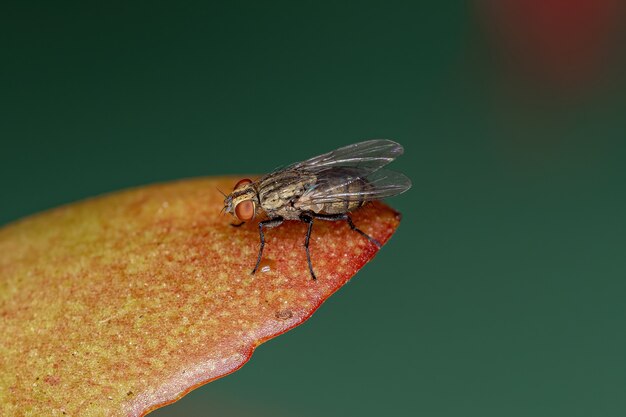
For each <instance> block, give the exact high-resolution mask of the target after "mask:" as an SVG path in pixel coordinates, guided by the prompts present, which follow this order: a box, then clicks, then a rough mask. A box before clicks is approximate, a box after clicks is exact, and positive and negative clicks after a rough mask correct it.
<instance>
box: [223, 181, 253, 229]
mask: <svg viewBox="0 0 626 417" xmlns="http://www.w3.org/2000/svg"><path fill="white" fill-rule="evenodd" d="M257 202H258V196H257V192H256V190H255V189H254V186H253V185H252V181H251V180H249V179H247V178H244V179H243V180H241V181H239V182H238V183H237V184H236V185H235V188H234V189H233V192H232V193H230V194H229V195H227V196H226V198H225V199H224V209H223V211H225V212H226V213H230V214H232V215H233V216H235V217H237V218H238V219H239V220H241V221H242V222H247V221H248V220H252V219H253V218H254V217H255V216H256V208H257Z"/></svg>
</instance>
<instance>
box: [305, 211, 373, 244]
mask: <svg viewBox="0 0 626 417" xmlns="http://www.w3.org/2000/svg"><path fill="white" fill-rule="evenodd" d="M309 214H310V216H311V217H313V218H315V219H320V220H326V221H331V222H336V221H340V220H345V221H346V222H347V223H348V226H350V229H352V230H354V231H355V232H358V233H359V234H361V236H364V237H365V238H367V240H369V241H370V242H372V243H373V244H374V245H376V246H377V247H378V248H379V249H380V248H381V247H382V245H381V244H380V242H379V241H378V240H376V239H374V238H373V237H371V236H370V235H368V234H367V233H365V232H364V231H363V230H361V229H359V228H358V227H356V226H355V225H354V223H352V219H351V218H350V215H349V214H348V213H341V214H317V213H309Z"/></svg>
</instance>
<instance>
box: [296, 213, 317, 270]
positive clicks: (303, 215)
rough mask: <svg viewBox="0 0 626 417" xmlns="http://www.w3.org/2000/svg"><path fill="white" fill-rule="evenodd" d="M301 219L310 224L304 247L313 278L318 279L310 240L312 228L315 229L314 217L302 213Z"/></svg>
mask: <svg viewBox="0 0 626 417" xmlns="http://www.w3.org/2000/svg"><path fill="white" fill-rule="evenodd" d="M300 220H302V221H303V222H304V223H306V224H308V228H307V230H306V237H305V238H304V249H305V250H306V260H307V262H308V263H309V272H310V273H311V278H312V279H317V277H316V276H315V272H313V265H312V264H311V253H310V252H309V240H310V239H311V230H313V218H312V217H311V216H309V215H308V214H304V213H303V214H301V215H300Z"/></svg>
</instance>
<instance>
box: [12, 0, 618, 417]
mask: <svg viewBox="0 0 626 417" xmlns="http://www.w3.org/2000/svg"><path fill="white" fill-rule="evenodd" d="M127 3H130V2H107V4H106V5H97V6H95V5H93V4H88V3H87V2H76V3H69V2H49V3H48V4H47V5H46V4H45V3H44V4H35V3H33V2H20V3H16V5H13V6H9V5H6V4H5V5H4V6H3V7H4V11H3V12H2V13H1V17H0V19H1V28H0V31H1V33H2V37H1V40H0V42H1V50H0V51H1V54H2V55H1V58H0V59H1V65H0V77H1V78H0V87H1V93H0V114H1V116H0V118H1V123H0V141H1V148H0V151H1V161H0V162H1V163H0V192H1V194H2V199H1V200H2V204H1V211H0V223H2V224H4V223H7V222H10V221H12V220H14V219H17V218H20V217H22V216H25V215H28V214H31V213H35V212H38V211H41V210H44V209H47V208H50V207H54V206H57V205H59V204H64V203H68V202H72V201H76V200H79V199H82V198H85V197H88V196H93V195H97V194H101V193H105V192H109V191H113V190H118V189H121V188H126V187H130V186H136V185H141V184H147V183H153V182H158V181H167V180H173V179H178V178H184V177H193V176H205V175H222V174H235V173H242V172H259V173H263V172H265V171H268V170H270V169H272V168H274V167H276V166H279V165H281V164H285V163H289V162H293V161H296V160H301V159H305V158H307V157H310V156H313V155H316V154H319V153H322V152H326V151H328V150H330V149H333V148H336V147H339V146H341V145H345V144H348V143H352V142H357V141H360V140H364V139H369V138H380V137H386V138H393V139H395V140H397V141H399V142H400V143H402V144H403V145H404V146H405V149H406V151H405V155H404V156H402V157H401V158H400V159H398V160H397V161H396V162H395V163H394V164H393V168H394V169H396V170H399V171H402V172H404V173H406V174H407V175H408V176H409V177H410V178H411V179H412V180H413V188H412V189H411V190H410V191H409V192H408V193H406V194H404V195H402V196H399V197H396V198H393V199H391V200H390V203H391V204H392V205H393V206H394V207H396V208H397V209H398V210H400V211H401V212H402V213H403V215H404V217H403V221H402V224H401V226H400V228H399V229H398V231H397V233H396V235H395V236H394V237H393V239H392V240H391V241H390V242H389V244H388V245H387V246H385V248H384V249H383V250H382V251H381V252H380V253H379V254H378V256H377V257H376V259H375V260H374V261H373V262H372V263H370V264H368V265H367V266H366V267H365V268H364V269H363V270H362V271H361V272H359V273H358V275H357V276H356V278H355V279H354V280H353V281H352V282H351V283H350V284H349V285H347V286H346V287H345V288H343V289H342V290H341V291H340V292H339V293H337V294H336V295H335V296H333V297H331V299H330V300H328V301H327V302H326V303H325V304H324V305H323V306H322V307H321V308H320V309H319V310H318V312H317V313H316V314H315V315H314V316H313V317H312V318H311V319H310V320H309V321H308V322H306V323H305V324H304V325H302V326H300V327H298V328H296V329H294V330H293V331H291V332H289V333H287V334H285V335H282V336H280V337H279V338H277V339H274V340H272V341H270V342H268V343H266V344H264V345H262V346H261V347H260V348H259V349H258V350H257V351H256V353H255V354H254V357H253V358H252V360H251V361H250V362H249V363H248V364H246V365H245V366H244V367H243V368H242V369H241V370H239V371H237V372H236V373H235V374H232V375H230V376H228V377H225V378H223V379H220V380H218V381H215V382H213V383H211V384H208V385H205V386H203V387H202V388H200V389H198V390H196V391H194V392H192V393H191V394H189V395H188V396H186V397H185V398H184V399H182V400H181V401H179V402H178V403H176V404H174V405H172V406H169V407H166V408H164V409H161V410H159V411H157V412H155V413H154V414H153V415H154V416H160V417H166V416H183V415H184V416H210V415H218V416H253V415H254V416H269V415H272V416H295V415H297V416H303V417H308V416H317V415H324V416H329V417H334V416H337V417H338V416H362V417H367V416H384V415H389V416H418V415H419V416H429V417H439V416H481V417H487V416H533V417H534V416H568V417H575V416H581V417H582V416H585V417H587V416H592V415H593V416H623V415H626V360H625V358H624V356H625V354H626V332H625V331H624V330H625V329H624V324H625V318H626V297H625V296H626V256H625V251H626V220H625V215H626V199H625V197H624V184H625V180H626V169H625V168H624V167H625V164H624V162H625V161H626V159H625V158H626V146H625V142H626V141H625V140H624V139H625V136H626V128H625V123H626V122H625V120H626V117H625V116H626V95H625V94H624V93H625V92H626V89H625V88H624V85H625V83H624V77H622V76H621V75H620V74H622V73H626V71H624V68H625V67H624V65H623V63H622V62H623V60H620V59H619V58H620V57H617V58H616V59H614V60H613V61H611V63H610V64H607V65H608V67H607V71H605V72H603V75H602V76H601V77H600V76H598V77H595V78H593V77H592V78H591V79H588V80H587V81H588V82H586V83H585V86H584V88H574V89H572V90H568V91H567V92H565V93H563V91H561V90H559V91H556V90H555V91H552V90H551V89H550V88H549V87H550V86H549V83H548V85H546V84H545V83H539V82H533V80H532V77H526V76H524V74H522V73H520V72H516V64H515V62H513V63H511V62H508V61H507V59H505V54H501V53H499V52H498V42H494V41H493V36H494V35H493V33H492V32H490V31H489V30H488V29H486V27H487V26H488V24H485V20H484V19H483V18H482V17H480V13H478V12H477V10H476V7H473V6H471V5H470V4H467V3H463V2H423V3H421V4H420V3H415V2H414V3H405V4H392V3H389V2H384V3H383V2H380V3H365V2H356V3H352V4H350V3H345V2H329V3H326V4H321V3H320V2H284V3H277V2H271V3H264V2H256V3H255V2H248V3H241V2H234V3H233V2H219V3H220V4H218V2H213V3H211V2H184V3H181V2H176V3H174V2H172V3H171V4H168V3H158V2H145V3H141V2H133V5H132V6H131V5H129V4H127ZM225 3H228V5H226V4H225ZM231 3H232V4H231ZM621 45H623V43H621ZM616 49H619V48H616ZM621 49H623V48H621ZM614 58H615V57H614ZM622 58H623V57H622ZM607 62H608V61H607ZM207 192H215V191H214V190H207Z"/></svg>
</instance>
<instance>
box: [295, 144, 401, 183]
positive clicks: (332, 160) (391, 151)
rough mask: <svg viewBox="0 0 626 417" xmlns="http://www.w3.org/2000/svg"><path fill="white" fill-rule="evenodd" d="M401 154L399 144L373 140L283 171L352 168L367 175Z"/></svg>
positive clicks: (340, 149)
mask: <svg viewBox="0 0 626 417" xmlns="http://www.w3.org/2000/svg"><path fill="white" fill-rule="evenodd" d="M403 152H404V148H403V147H402V145H400V144H399V143H396V142H394V141H392V140H388V139H373V140H367V141H365V142H359V143H354V144H352V145H348V146H344V147H343V148H339V149H335V150H334V151H330V152H327V153H325V154H322V155H318V156H315V157H313V158H311V159H307V160H306V161H302V162H297V163H295V164H293V165H290V166H288V167H287V168H285V169H304V170H306V171H309V172H313V173H317V172H320V171H323V170H325V169H328V168H332V167H354V168H358V169H360V170H363V172H364V174H365V175H367V173H372V172H375V171H376V170H378V169H380V168H382V167H384V166H385V165H387V164H388V163H390V162H391V161H393V160H394V159H396V158H397V157H398V156H400V155H402V153H403Z"/></svg>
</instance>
